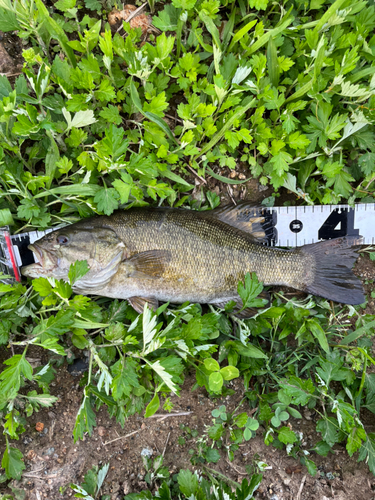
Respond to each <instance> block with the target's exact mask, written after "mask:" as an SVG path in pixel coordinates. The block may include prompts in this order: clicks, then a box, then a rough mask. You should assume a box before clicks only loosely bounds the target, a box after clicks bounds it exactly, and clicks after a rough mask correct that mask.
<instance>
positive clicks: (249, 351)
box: [234, 340, 267, 359]
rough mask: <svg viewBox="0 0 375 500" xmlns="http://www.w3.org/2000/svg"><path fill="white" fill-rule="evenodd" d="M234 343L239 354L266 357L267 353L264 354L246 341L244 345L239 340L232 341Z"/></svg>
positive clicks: (259, 357) (250, 356) (258, 357)
mask: <svg viewBox="0 0 375 500" xmlns="http://www.w3.org/2000/svg"><path fill="white" fill-rule="evenodd" d="M234 343H235V348H236V351H237V352H238V354H240V355H241V356H246V357H248V358H257V359H267V355H266V354H264V352H262V351H261V350H260V349H258V348H257V347H255V346H253V345H252V344H250V343H247V344H246V345H244V344H242V342H239V341H237V340H236V341H234Z"/></svg>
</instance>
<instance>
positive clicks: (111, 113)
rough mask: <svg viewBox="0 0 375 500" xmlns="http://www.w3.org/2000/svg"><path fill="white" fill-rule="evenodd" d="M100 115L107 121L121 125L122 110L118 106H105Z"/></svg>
mask: <svg viewBox="0 0 375 500" xmlns="http://www.w3.org/2000/svg"><path fill="white" fill-rule="evenodd" d="M99 116H100V117H101V118H103V120H105V121H106V122H109V123H115V124H116V125H121V123H122V118H121V116H120V111H119V109H118V107H117V106H113V105H112V104H109V105H108V106H107V107H106V108H103V109H102V110H101V111H100V113H99Z"/></svg>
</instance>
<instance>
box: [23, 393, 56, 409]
mask: <svg viewBox="0 0 375 500" xmlns="http://www.w3.org/2000/svg"><path fill="white" fill-rule="evenodd" d="M26 397H27V399H28V400H29V402H30V403H31V404H32V405H33V406H34V407H35V408H37V409H38V408H39V406H41V407H42V408H49V407H50V406H52V405H53V404H54V403H56V401H57V400H58V398H57V397H56V396H52V394H37V392H36V391H31V392H28V393H27V396H26Z"/></svg>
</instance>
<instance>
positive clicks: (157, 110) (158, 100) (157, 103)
mask: <svg viewBox="0 0 375 500" xmlns="http://www.w3.org/2000/svg"><path fill="white" fill-rule="evenodd" d="M163 34H164V33H163ZM168 106H169V104H168V102H167V99H166V95H165V92H161V93H160V94H158V95H156V96H154V97H153V98H152V99H151V101H150V102H145V103H144V106H143V109H144V110H145V112H150V113H154V114H155V115H156V116H160V117H161V118H162V117H163V116H164V113H163V111H164V110H166V109H167V108H168Z"/></svg>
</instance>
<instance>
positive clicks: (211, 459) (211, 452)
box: [204, 448, 221, 464]
mask: <svg viewBox="0 0 375 500" xmlns="http://www.w3.org/2000/svg"><path fill="white" fill-rule="evenodd" d="M204 458H205V459H206V461H207V463H213V464H216V463H217V462H218V461H219V460H220V458H221V456H220V453H219V452H218V450H216V449H215V448H208V450H207V451H206V452H205V454H204Z"/></svg>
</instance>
